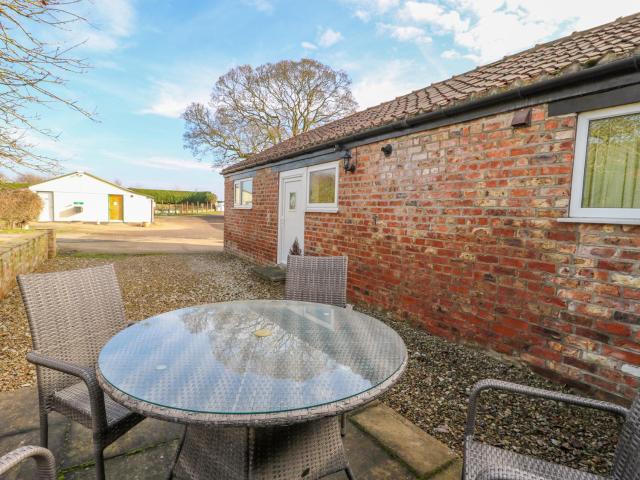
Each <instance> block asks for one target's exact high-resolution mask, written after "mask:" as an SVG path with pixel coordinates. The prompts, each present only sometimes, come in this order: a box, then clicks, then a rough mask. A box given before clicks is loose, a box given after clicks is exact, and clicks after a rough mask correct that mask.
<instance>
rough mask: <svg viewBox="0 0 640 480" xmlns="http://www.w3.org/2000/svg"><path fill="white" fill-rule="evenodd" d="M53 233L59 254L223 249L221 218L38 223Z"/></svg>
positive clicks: (194, 217) (37, 226)
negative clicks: (143, 225) (131, 221)
mask: <svg viewBox="0 0 640 480" xmlns="http://www.w3.org/2000/svg"><path fill="white" fill-rule="evenodd" d="M34 228H53V229H55V230H56V235H57V240H58V241H57V243H58V249H59V250H60V251H62V252H90V253H110V254H131V253H133V254H136V253H138V254H139V253H203V252H213V251H221V250H222V248H223V235H224V216H222V215H206V216H197V217H196V216H175V217H156V220H155V222H154V223H153V224H151V225H149V226H147V227H142V226H139V224H128V223H108V224H100V225H96V224H94V223H61V222H48V223H37V224H35V225H34Z"/></svg>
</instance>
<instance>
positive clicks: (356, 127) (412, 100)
mask: <svg viewBox="0 0 640 480" xmlns="http://www.w3.org/2000/svg"><path fill="white" fill-rule="evenodd" d="M638 47H640V13H636V14H634V15H630V16H628V17H623V18H619V19H618V20H616V21H615V22H611V23H609V24H606V25H602V26H599V27H596V28H592V29H590V30H586V31H583V32H576V33H573V34H571V35H569V36H567V37H563V38H560V39H558V40H555V41H552V42H549V43H545V44H541V45H536V46H535V47H533V48H531V49H529V50H525V51H523V52H520V53H517V54H515V55H510V56H508V57H505V58H503V59H502V60H498V61H497V62H493V63H490V64H488V65H485V66H482V67H478V68H476V69H474V70H471V71H469V72H466V73H463V74H461V75H456V76H454V77H452V78H450V79H448V80H444V81H442V82H437V83H434V84H432V85H429V86H428V87H425V88H423V89H420V90H417V91H414V92H411V93H409V94H407V95H404V96H401V97H398V98H395V99H393V100H391V101H388V102H384V103H381V104H380V105H377V106H375V107H370V108H367V109H365V110H362V111H360V112H356V113H354V114H352V115H349V116H347V117H345V118H342V119H340V120H336V121H333V122H331V123H328V124H326V125H322V126H319V127H316V128H314V129H313V130H310V131H308V132H305V133H302V134H300V135H297V136H295V137H292V138H290V139H288V140H285V141H283V142H280V143H279V144H277V145H275V146H273V147H270V148H268V149H266V150H264V151H262V152H260V153H258V154H256V155H253V156H251V157H249V158H247V159H245V160H242V161H240V162H238V163H236V164H234V165H231V166H229V167H227V168H226V169H225V170H223V173H232V172H236V171H240V170H244V169H246V168H250V167H254V166H259V165H265V164H268V163H271V162H275V161H278V160H281V159H283V158H287V157H290V156H294V155H296V154H298V153H299V152H301V151H303V150H307V149H310V148H313V147H314V146H319V145H321V144H324V143H326V142H329V141H335V142H338V141H339V140H340V139H341V138H344V137H346V136H348V135H353V134H356V133H360V132H362V131H365V130H367V129H370V128H372V127H377V126H382V125H385V124H387V123H392V122H393V121H395V120H398V119H402V118H405V117H411V116H415V115H418V114H420V113H427V112H431V111H435V110H437V109H439V108H444V107H446V106H448V105H450V104H451V103H453V102H462V101H465V100H468V99H469V98H470V97H473V98H479V97H481V96H488V95H491V94H492V93H494V92H495V91H496V90H504V89H509V88H512V87H515V86H519V85H521V84H522V83H523V82H526V83H533V82H535V81H537V80H541V77H547V76H548V75H562V74H566V73H568V72H569V71H575V68H576V66H577V65H576V64H588V65H591V64H593V63H594V62H595V63H597V62H599V61H605V60H606V61H611V60H614V59H616V58H620V57H623V56H631V55H632V54H633V53H634V51H636V50H637V49H638Z"/></svg>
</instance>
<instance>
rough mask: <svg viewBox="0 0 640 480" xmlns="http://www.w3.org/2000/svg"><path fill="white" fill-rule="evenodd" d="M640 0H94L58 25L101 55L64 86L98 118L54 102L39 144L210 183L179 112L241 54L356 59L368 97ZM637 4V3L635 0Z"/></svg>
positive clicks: (348, 64) (89, 164)
mask: <svg viewBox="0 0 640 480" xmlns="http://www.w3.org/2000/svg"><path fill="white" fill-rule="evenodd" d="M634 3H635V2H633V1H625V0H609V1H608V2H606V6H604V4H602V3H601V2H584V1H574V0H564V1H558V0H553V1H551V0H506V1H505V0H477V1H473V0H442V1H418V0H412V1H406V0H323V1H320V0H318V1H311V0H310V1H285V0H233V1H232V0H228V1H195V0H193V1H178V0H173V1H172V0H165V1H163V0H110V1H108V2H107V1H103V0H93V1H92V2H89V3H87V2H86V0H85V3H84V4H83V6H82V9H83V10H82V12H81V13H82V14H83V15H84V16H85V17H86V18H87V20H88V24H85V25H75V26H73V27H72V30H70V31H67V32H63V33H59V34H57V37H56V39H57V40H60V41H62V40H64V41H67V42H69V41H71V42H76V41H85V43H84V44H83V45H82V46H80V47H78V49H77V52H76V54H77V55H79V56H81V57H84V58H86V59H87V61H88V62H89V63H91V64H92V65H93V68H92V69H91V70H90V71H88V72H87V73H85V74H83V75H75V76H72V77H69V82H68V84H67V86H66V87H65V92H64V93H65V95H67V96H68V97H70V98H73V99H77V100H78V101H79V102H80V103H81V104H82V106H83V107H84V108H86V109H88V110H92V111H94V110H95V111H96V119H97V121H90V120H87V119H86V118H84V117H82V116H81V115H79V114H77V113H76V112H73V111H70V110H69V109H65V108H62V107H53V108H51V109H48V110H46V111H45V112H44V113H43V114H42V119H41V121H40V125H41V126H42V127H45V128H50V129H52V130H53V131H55V132H56V133H57V134H58V140H57V141H53V140H51V139H48V138H40V137H33V138H32V141H33V143H35V144H37V145H38V146H39V148H40V149H41V150H42V151H43V152H45V153H47V154H49V155H52V156H55V157H57V158H58V159H60V161H61V170H62V171H63V172H66V171H71V170H85V171H89V172H91V173H93V174H95V175H98V176H101V177H104V178H106V179H108V180H118V181H121V182H122V184H123V185H125V186H142V187H148V188H178V189H197V190H210V191H213V192H215V193H217V194H222V191H223V180H222V177H221V176H220V175H219V174H218V173H216V172H214V171H213V170H212V169H211V168H210V166H209V165H208V164H207V163H206V162H197V161H196V160H194V159H193V158H192V156H191V154H190V152H189V151H187V150H185V149H184V148H183V146H182V133H183V129H184V125H183V121H182V120H181V119H180V113H181V112H182V111H183V110H184V108H185V107H186V106H187V105H188V104H189V103H190V102H192V101H206V99H207V97H208V93H209V91H210V89H211V87H212V85H213V84H214V82H215V81H216V79H217V78H218V76H220V75H221V74H223V73H225V72H226V71H227V70H229V69H230V68H232V67H233V66H236V65H240V64H251V65H254V66H257V65H260V64H262V63H266V62H275V61H278V60H282V59H299V58H302V57H305V56H307V57H312V58H316V59H318V60H320V61H322V62H324V63H327V64H328V65H330V66H332V67H333V68H337V69H342V70H345V71H346V72H347V73H348V74H349V76H350V77H351V79H352V80H353V84H352V90H353V92H354V95H355V98H356V100H357V101H358V103H359V105H360V107H361V108H365V107H368V106H371V105H375V104H377V103H380V102H382V101H385V100H389V99H391V98H393V97H395V96H398V95H402V94H404V93H408V92H409V91H411V90H415V89H417V88H420V87H424V86H426V85H428V84H429V83H432V82H434V81H438V80H442V79H444V78H446V77H449V76H451V75H453V74H456V73H461V72H464V71H466V70H470V69H472V68H474V67H475V66H477V65H478V64H483V63H487V62H490V61H493V60H496V59H499V58H500V57H502V56H504V55H506V54H509V53H514V52H516V51H519V50H522V49H524V48H527V47H530V46H533V45H534V44H535V43H540V42H543V41H547V40H550V39H553V38H557V37H559V36H562V35H565V34H568V33H571V32H572V31H575V30H581V29H584V28H589V27H592V26H596V25H599V24H601V23H605V22H607V21H611V20H613V19H615V18H616V17H619V16H622V15H627V14H630V13H633V12H634V5H633V4H634ZM636 9H637V7H636Z"/></svg>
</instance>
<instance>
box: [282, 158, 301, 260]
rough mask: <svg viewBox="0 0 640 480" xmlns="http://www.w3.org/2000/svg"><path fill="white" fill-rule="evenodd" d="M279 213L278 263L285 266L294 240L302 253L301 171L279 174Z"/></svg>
mask: <svg viewBox="0 0 640 480" xmlns="http://www.w3.org/2000/svg"><path fill="white" fill-rule="evenodd" d="M279 211H280V213H279V217H280V228H279V236H278V263H280V264H286V263H287V256H288V254H289V250H290V249H291V246H292V245H293V242H294V241H295V240H296V239H298V244H299V245H300V248H301V249H302V250H303V251H304V211H305V177H304V172H303V171H296V170H291V171H288V172H282V173H281V174H280V205H279Z"/></svg>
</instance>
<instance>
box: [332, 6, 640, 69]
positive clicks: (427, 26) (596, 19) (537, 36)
mask: <svg viewBox="0 0 640 480" xmlns="http://www.w3.org/2000/svg"><path fill="white" fill-rule="evenodd" d="M344 1H345V2H346V3H347V4H348V5H350V6H351V7H352V9H353V11H354V14H355V15H357V16H359V17H360V18H362V19H364V20H369V19H370V18H372V17H374V16H378V17H380V20H381V21H384V22H388V19H389V18H390V17H391V18H394V17H395V18H396V19H397V20H398V22H394V23H395V24H397V25H402V27H404V31H401V30H397V29H391V28H386V30H385V31H386V33H387V34H389V35H390V36H392V37H393V38H396V39H400V37H403V38H407V37H410V36H412V35H416V36H417V35H418V33H417V31H416V30H414V29H415V28H420V29H422V30H423V31H424V35H425V37H429V36H430V37H431V38H433V37H434V36H444V37H448V38H449V39H450V41H451V45H448V44H447V48H446V51H445V52H443V53H442V54H441V56H442V57H443V58H449V59H450V58H468V59H470V60H472V61H474V62H476V63H488V62H490V61H494V60H497V59H499V58H501V57H503V56H504V55H508V54H512V53H516V52H518V51H521V50H524V49H527V48H530V47H532V46H534V45H535V44H536V43H541V42H546V41H549V40H552V39H555V38H559V37H561V36H564V35H567V34H569V33H571V32H572V31H575V30H584V29H587V28H591V27H595V26H597V25H600V24H603V23H606V22H609V21H612V20H614V19H615V18H617V17H620V16H624V15H629V14H632V13H634V12H635V11H636V10H637V2H629V1H628V0H610V1H608V2H607V5H606V8H604V9H603V7H602V3H598V2H585V1H584V0H562V1H558V0H482V1H479V0H447V1H446V2H436V1H435V0H431V1H429V0H424V1H421V0H408V1H406V2H404V3H403V4H402V5H400V4H399V3H398V2H395V1H391V0H389V1H388V2H384V5H383V6H382V7H381V6H380V5H379V4H380V2H377V1H374V0H344ZM418 38H419V37H418ZM453 52H456V53H453Z"/></svg>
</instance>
